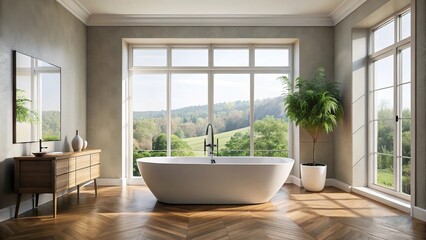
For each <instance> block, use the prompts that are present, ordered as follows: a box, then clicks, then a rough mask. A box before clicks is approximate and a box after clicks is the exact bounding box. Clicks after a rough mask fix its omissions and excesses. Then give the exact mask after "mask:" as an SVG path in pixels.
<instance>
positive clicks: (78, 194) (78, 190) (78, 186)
mask: <svg viewBox="0 0 426 240" xmlns="http://www.w3.org/2000/svg"><path fill="white" fill-rule="evenodd" d="M79 198H80V185H77V199H79Z"/></svg>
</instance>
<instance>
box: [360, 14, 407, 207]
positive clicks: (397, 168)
mask: <svg viewBox="0 0 426 240" xmlns="http://www.w3.org/2000/svg"><path fill="white" fill-rule="evenodd" d="M410 11H411V10H410V8H409V7H408V8H404V9H403V10H401V11H399V12H397V13H395V14H393V15H392V16H391V17H388V18H386V19H385V20H384V21H382V22H380V23H379V24H377V25H376V26H374V27H373V28H371V29H370V49H371V51H370V54H369V79H370V80H371V81H369V84H368V99H369V100H368V139H367V140H368V160H369V161H368V187H370V188H373V189H375V190H378V191H381V192H384V193H386V194H389V195H393V196H396V197H398V198H401V199H405V200H411V195H408V194H405V193H403V192H402V190H401V189H400V187H401V186H400V182H401V177H402V168H401V166H402V162H401V161H402V160H401V158H400V157H399V156H400V153H401V151H402V150H401V149H399V148H400V147H399V146H401V138H400V136H399V130H400V129H399V124H397V123H396V121H395V123H394V134H393V139H394V142H393V168H394V173H396V174H394V189H393V190H392V189H389V188H386V187H383V186H380V185H377V184H375V183H374V182H375V179H376V176H375V174H376V169H377V165H376V161H375V159H374V155H375V153H376V151H375V146H374V131H375V129H374V126H373V124H374V120H373V119H374V107H375V104H374V95H373V93H374V92H375V91H377V90H379V89H374V67H373V65H374V62H376V61H378V60H381V59H384V58H386V57H389V56H393V65H394V66H393V67H394V81H393V85H392V87H391V88H392V89H393V92H394V102H393V109H394V115H393V116H396V115H397V114H398V113H399V112H400V111H399V110H400V109H399V108H400V103H401V99H400V98H401V94H400V91H399V86H402V85H405V84H406V83H404V84H402V83H401V72H402V71H401V65H400V52H401V51H402V50H404V49H406V48H409V47H411V36H410V37H407V38H405V39H401V40H400V33H401V32H400V24H401V18H400V17H401V16H402V15H404V14H406V13H407V12H410ZM392 20H394V21H395V24H394V27H395V31H394V44H392V45H390V46H388V47H386V48H383V49H381V50H379V51H377V52H373V50H374V49H373V48H374V46H373V45H374V31H375V30H377V29H379V28H380V27H382V26H384V25H386V24H387V23H389V22H390V21H392ZM411 35H412V33H411ZM411 64H413V62H412V63H411ZM411 76H412V75H411ZM410 83H411V84H413V79H411V81H410ZM411 92H412V91H411ZM413 98H414V95H412V96H411V101H413ZM411 105H412V104H411ZM395 111H396V112H395ZM411 115H413V109H411ZM411 119H412V117H411ZM411 121H412V122H413V120H411ZM411 129H413V128H411ZM413 144H414V143H413V142H411V146H413ZM412 149H413V148H412ZM411 155H412V154H411ZM412 159H413V157H412V156H411V162H410V164H411V165H413V164H414V163H413V161H412ZM412 169H413V168H411V169H410V170H411V172H410V181H411V185H412V184H413V181H412V178H413V174H412ZM411 194H413V193H412V192H411Z"/></svg>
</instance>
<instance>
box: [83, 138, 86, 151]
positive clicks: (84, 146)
mask: <svg viewBox="0 0 426 240" xmlns="http://www.w3.org/2000/svg"><path fill="white" fill-rule="evenodd" d="M86 148H87V140H83V150H86Z"/></svg>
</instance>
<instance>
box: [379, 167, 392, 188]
mask: <svg viewBox="0 0 426 240" xmlns="http://www.w3.org/2000/svg"><path fill="white" fill-rule="evenodd" d="M377 184H378V185H382V186H384V187H393V173H391V172H388V171H383V170H382V171H380V170H377Z"/></svg>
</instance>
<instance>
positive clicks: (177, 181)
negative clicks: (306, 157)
mask: <svg viewBox="0 0 426 240" xmlns="http://www.w3.org/2000/svg"><path fill="white" fill-rule="evenodd" d="M214 159H215V161H216V163H215V164H211V163H210V158H209V157H150V158H140V159H138V160H137V164H138V168H139V171H140V172H141V174H142V177H143V179H144V180H145V183H146V185H147V186H148V188H149V189H150V190H151V192H152V193H153V194H154V196H155V197H156V198H157V200H158V201H160V202H164V203H174V204H255V203H263V202H267V201H269V200H270V199H271V198H272V197H273V196H274V195H275V194H276V193H277V192H278V190H279V189H280V188H281V187H282V186H283V184H284V182H285V181H286V179H287V177H288V175H289V173H290V171H291V168H292V167H293V163H294V160H293V159H290V158H272V157H215V158H214Z"/></svg>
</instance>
